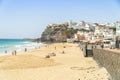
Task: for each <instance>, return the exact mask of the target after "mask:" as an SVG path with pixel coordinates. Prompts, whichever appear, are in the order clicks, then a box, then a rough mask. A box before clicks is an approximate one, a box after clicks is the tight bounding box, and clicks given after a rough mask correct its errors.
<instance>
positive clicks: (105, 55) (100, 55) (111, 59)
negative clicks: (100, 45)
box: [93, 48, 120, 80]
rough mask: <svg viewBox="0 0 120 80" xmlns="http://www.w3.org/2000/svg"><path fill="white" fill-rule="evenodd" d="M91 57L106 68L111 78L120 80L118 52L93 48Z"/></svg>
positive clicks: (119, 54)
mask: <svg viewBox="0 0 120 80" xmlns="http://www.w3.org/2000/svg"><path fill="white" fill-rule="evenodd" d="M93 58H94V59H95V60H96V61H97V62H98V63H99V64H100V65H101V66H103V67H105V68H106V69H107V71H108V72H109V73H110V75H111V77H112V80H120V53H116V52H112V51H107V50H103V49H95V48H94V49H93Z"/></svg>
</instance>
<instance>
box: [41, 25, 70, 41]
mask: <svg viewBox="0 0 120 80" xmlns="http://www.w3.org/2000/svg"><path fill="white" fill-rule="evenodd" d="M67 27H68V24H67V23H65V24H59V25H58V24H52V25H49V26H47V28H46V29H45V31H44V32H43V33H42V36H41V41H42V42H62V41H66V38H67V36H66V35H65V31H66V30H67Z"/></svg>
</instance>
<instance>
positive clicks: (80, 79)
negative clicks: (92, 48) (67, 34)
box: [0, 43, 109, 80]
mask: <svg viewBox="0 0 120 80" xmlns="http://www.w3.org/2000/svg"><path fill="white" fill-rule="evenodd" d="M64 46H65V48H64ZM55 47H56V49H55ZM63 51H64V54H63V53H62V52H63ZM49 53H55V54H56V56H52V57H51V58H45V56H46V55H48V54H49ZM0 80H109V74H108V72H107V71H106V69H105V68H103V67H99V66H98V64H97V63H96V62H95V61H94V60H93V58H92V57H87V58H85V57H83V54H82V51H81V50H80V48H79V47H78V44H72V43H64V44H63V43H54V44H50V45H48V46H47V47H42V48H41V49H36V50H32V51H28V52H25V53H21V54H17V56H12V55H9V56H2V57H0Z"/></svg>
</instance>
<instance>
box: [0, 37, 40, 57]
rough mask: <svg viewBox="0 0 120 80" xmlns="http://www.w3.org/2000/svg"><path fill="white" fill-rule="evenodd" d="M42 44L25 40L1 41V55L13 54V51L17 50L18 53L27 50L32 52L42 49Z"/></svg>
mask: <svg viewBox="0 0 120 80" xmlns="http://www.w3.org/2000/svg"><path fill="white" fill-rule="evenodd" d="M41 46H42V43H37V42H33V41H32V40H24V39H0V55H8V54H11V53H12V51H14V50H16V51H17V53H19V52H23V51H24V50H25V48H26V49H27V50H32V49H36V48H40V47H41Z"/></svg>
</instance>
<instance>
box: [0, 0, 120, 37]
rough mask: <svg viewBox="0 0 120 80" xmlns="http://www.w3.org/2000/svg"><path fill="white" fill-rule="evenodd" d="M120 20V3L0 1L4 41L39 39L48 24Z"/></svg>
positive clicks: (115, 0) (96, 0)
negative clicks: (6, 39)
mask: <svg viewBox="0 0 120 80" xmlns="http://www.w3.org/2000/svg"><path fill="white" fill-rule="evenodd" d="M70 20H72V21H76V22H79V21H83V20H84V21H87V22H100V23H106V22H116V21H120V0H0V38H38V37H40V36H41V34H42V32H43V31H44V29H45V28H46V26H47V25H48V24H52V23H63V22H67V21H70Z"/></svg>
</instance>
